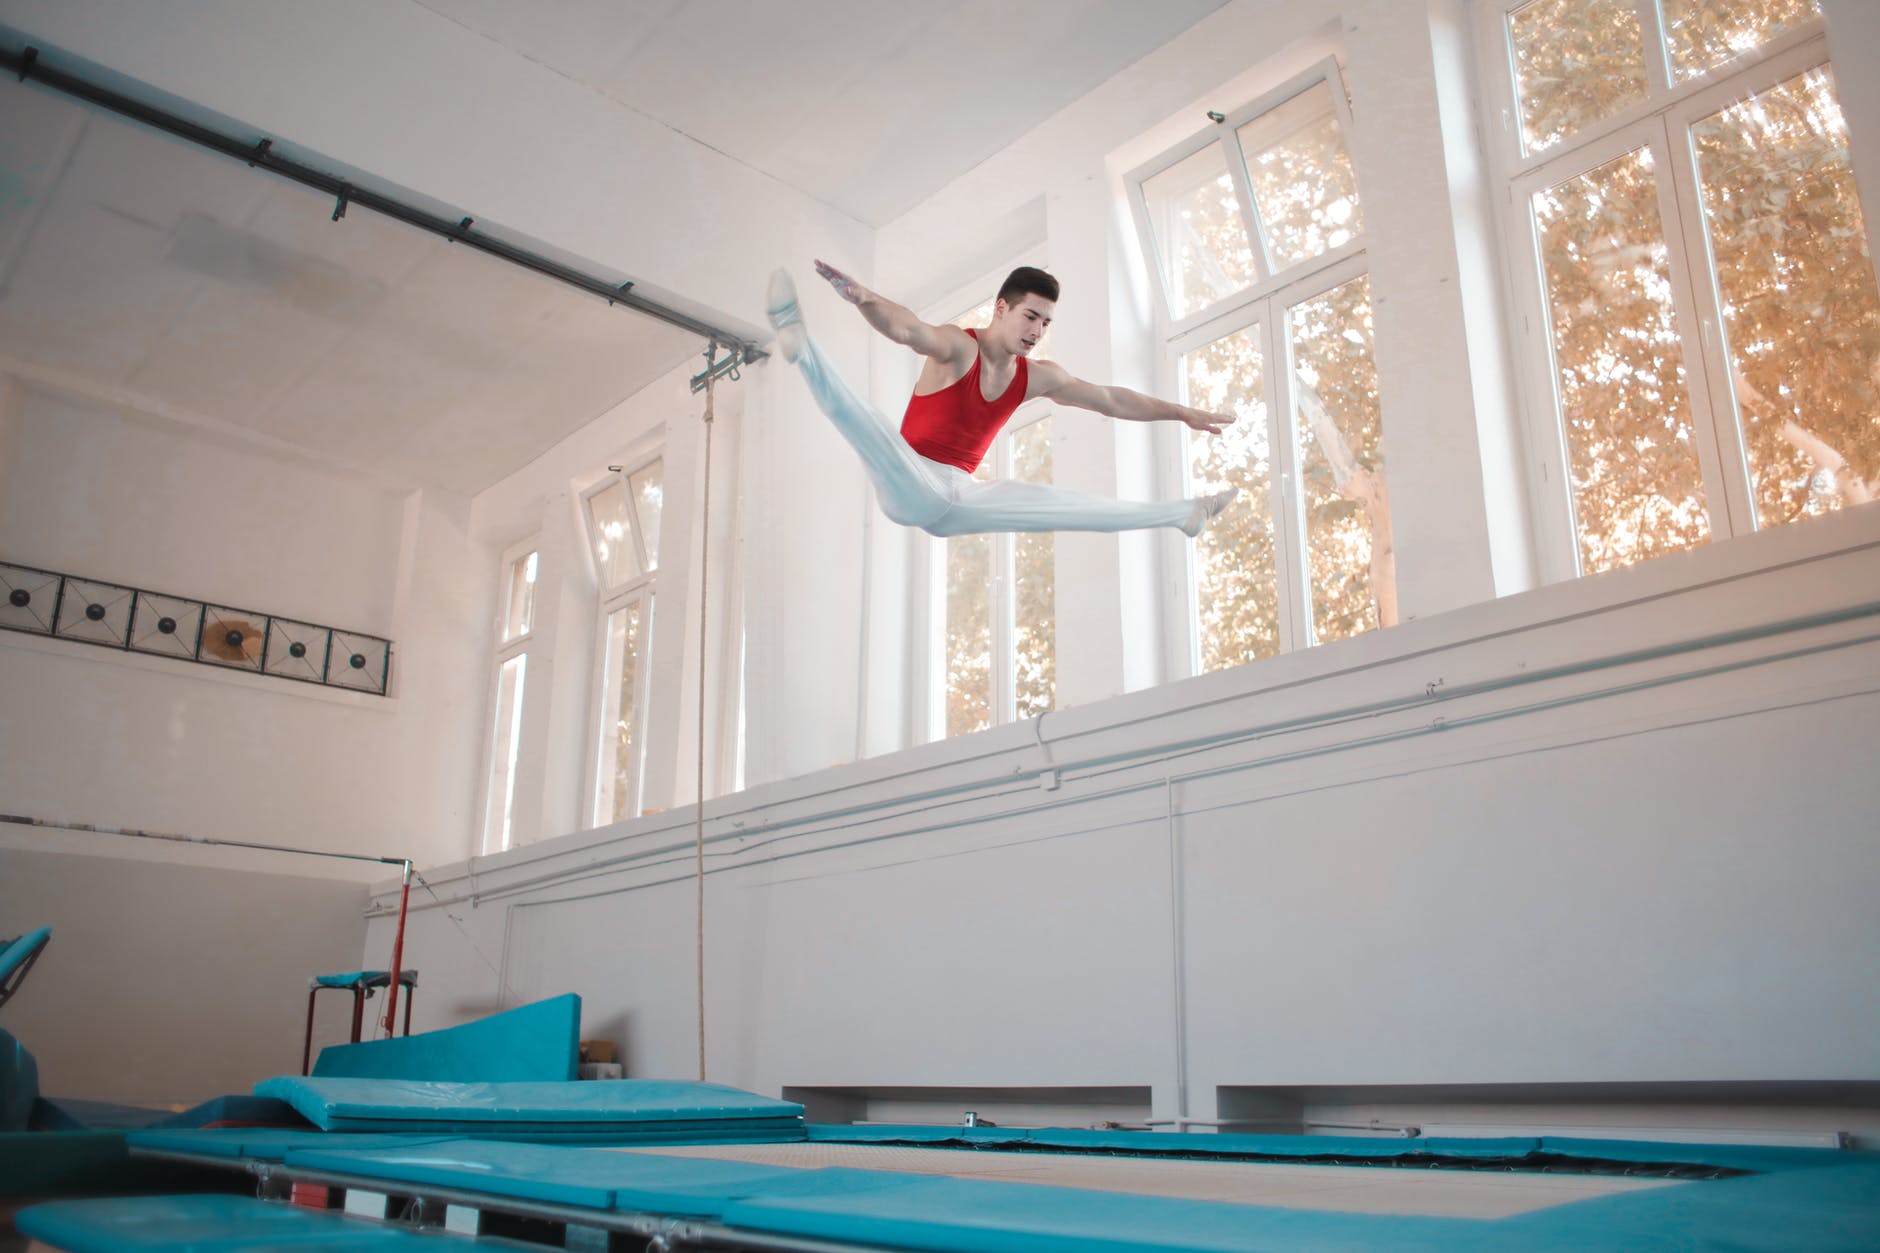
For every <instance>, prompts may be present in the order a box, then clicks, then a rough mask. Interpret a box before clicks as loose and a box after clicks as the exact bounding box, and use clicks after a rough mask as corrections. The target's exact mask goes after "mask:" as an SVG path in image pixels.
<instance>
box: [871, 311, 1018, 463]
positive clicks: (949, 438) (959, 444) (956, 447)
mask: <svg viewBox="0 0 1880 1253" xmlns="http://www.w3.org/2000/svg"><path fill="white" fill-rule="evenodd" d="M966 333H967V334H968V335H971V336H972V337H973V339H974V340H977V339H978V338H979V333H978V332H977V331H967V332H966ZM1026 366H1027V362H1026V361H1025V358H1023V357H1020V358H1019V359H1018V369H1017V371H1016V372H1015V373H1014V374H1013V375H1012V385H1011V386H1010V387H1008V388H1006V389H1005V394H1004V395H1002V396H1000V397H999V398H998V399H997V400H987V399H986V398H985V396H984V395H983V394H981V392H980V390H979V357H978V355H977V354H975V355H974V357H973V364H972V368H971V369H969V370H967V371H966V374H965V376H964V377H962V378H961V379H960V380H959V381H958V382H956V383H953V384H952V385H950V386H947V387H943V388H941V389H940V390H939V391H937V392H929V393H928V394H927V395H925V396H922V395H918V394H916V395H914V396H910V397H908V401H907V415H906V416H905V417H903V418H902V419H901V438H902V439H904V440H906V441H907V442H908V444H909V446H911V447H912V448H913V449H914V451H915V452H917V453H919V454H920V455H921V456H923V457H925V458H927V459H928V460H929V461H939V462H943V463H944V464H946V465H950V466H958V467H959V468H960V469H962V470H964V471H966V472H967V473H968V474H971V473H972V472H973V471H974V470H977V469H978V468H979V463H980V462H981V461H984V460H985V459H986V450H987V449H988V448H990V447H992V440H993V437H994V436H996V435H997V434H998V433H999V429H1000V428H1001V427H1003V426H1004V425H1005V424H1006V422H1007V421H1008V420H1009V419H1010V418H1011V416H1012V411H1013V410H1014V409H1017V408H1018V406H1019V405H1020V404H1021V403H1023V402H1024V399H1025V376H1026Z"/></svg>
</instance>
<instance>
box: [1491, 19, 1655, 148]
mask: <svg viewBox="0 0 1880 1253" xmlns="http://www.w3.org/2000/svg"><path fill="white" fill-rule="evenodd" d="M1508 36H1509V44H1510V45H1511V47H1512V48H1513V50H1514V72H1515V87H1516V94H1517V95H1518V96H1519V97H1520V100H1521V138H1522V140H1523V142H1524V143H1525V144H1526V145H1527V151H1529V152H1539V151H1540V150H1541V149H1543V148H1547V147H1550V146H1552V145H1553V144H1556V143H1558V142H1559V141H1560V140H1562V139H1565V138H1567V137H1568V136H1569V135H1573V134H1575V133H1576V132H1578V131H1579V130H1580V129H1581V128H1582V127H1584V126H1586V125H1587V124H1588V123H1589V122H1597V121H1598V120H1599V119H1601V118H1606V117H1611V116H1612V115H1613V114H1615V113H1617V112H1618V111H1619V110H1621V109H1623V108H1625V107H1626V106H1627V105H1632V104H1636V103H1638V102H1639V101H1641V100H1643V99H1645V54H1644V46H1645V45H1644V41H1643V39H1642V38H1641V37H1640V35H1639V26H1638V11H1637V9H1635V8H1634V7H1633V0H1534V3H1533V4H1528V5H1523V6H1522V7H1521V8H1519V9H1516V10H1515V11H1514V12H1513V13H1511V14H1509V15H1508Z"/></svg>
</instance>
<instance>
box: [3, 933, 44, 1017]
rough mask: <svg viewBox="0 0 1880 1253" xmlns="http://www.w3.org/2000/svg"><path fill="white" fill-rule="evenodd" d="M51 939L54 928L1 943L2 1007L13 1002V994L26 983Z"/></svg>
mask: <svg viewBox="0 0 1880 1253" xmlns="http://www.w3.org/2000/svg"><path fill="white" fill-rule="evenodd" d="M51 938H52V928H51V927H41V928H39V929H38V930H37V931H28V932H27V933H26V934H25V935H22V936H18V937H16V938H14V939H11V940H6V941H0V1005H5V1004H6V1003H7V1002H8V1001H10V1000H12V999H13V994H14V993H15V992H17V991H19V990H20V984H22V983H24V982H25V981H26V972H27V971H28V970H30V969H32V966H33V963H34V962H36V961H38V960H39V954H40V953H42V952H44V951H45V948H46V942H47V941H48V940H50V939H51Z"/></svg>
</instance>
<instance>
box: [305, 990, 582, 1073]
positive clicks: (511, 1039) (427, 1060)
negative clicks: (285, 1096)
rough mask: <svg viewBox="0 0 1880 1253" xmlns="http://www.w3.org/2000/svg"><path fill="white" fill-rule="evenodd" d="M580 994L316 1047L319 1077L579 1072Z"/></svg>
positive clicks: (314, 1065)
mask: <svg viewBox="0 0 1880 1253" xmlns="http://www.w3.org/2000/svg"><path fill="white" fill-rule="evenodd" d="M580 1036H581V998H580V997H578V996H576V995H574V994H573V993H569V994H568V995H566V996H554V997H550V998H549V999H547V1000H545V1001H535V1002H533V1003H531V1004H528V1005H523V1006H521V1007H519V1008H517V1009H512V1010H507V1011H505V1012H503V1013H500V1014H492V1015H490V1016H489V1017H488V1018H479V1019H477V1020H476V1021H475V1022H467V1023H464V1024H463V1025H462V1026H459V1027H445V1028H444V1029H442V1030H440V1031H425V1032H421V1033H420V1034H418V1035H411V1036H404V1037H402V1038H400V1037H396V1036H395V1037H393V1038H391V1039H388V1040H366V1041H364V1042H362V1043H359V1044H334V1045H329V1046H328V1047H326V1048H323V1049H321V1050H320V1056H319V1057H318V1058H317V1059H316V1060H315V1061H314V1064H313V1073H314V1075H315V1076H316V1077H321V1078H349V1079H414V1080H432V1081H437V1082H447V1083H528V1082H537V1083H548V1082H561V1081H566V1080H570V1079H573V1078H574V1077H575V1075H576V1074H578V1073H579V1070H578V1069H577V1068H578V1066H579V1064H580V1059H579V1054H580V1051H581V1041H580Z"/></svg>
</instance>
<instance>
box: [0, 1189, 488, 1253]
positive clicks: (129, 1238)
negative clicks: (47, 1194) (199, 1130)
mask: <svg viewBox="0 0 1880 1253" xmlns="http://www.w3.org/2000/svg"><path fill="white" fill-rule="evenodd" d="M16 1222H17V1225H18V1227H19V1229H20V1231H22V1232H24V1233H25V1234H26V1235H29V1236H31V1237H32V1238H33V1239H35V1240H38V1241H41V1242H43V1243H45V1244H49V1245H52V1246H53V1247H54V1248H58V1249H64V1250H66V1251H67V1253H254V1251H255V1250H259V1249H266V1250H291V1251H292V1253H329V1251H330V1253H341V1251H342V1250H347V1251H350V1250H360V1251H361V1253H377V1251H378V1250H386V1251H387V1253H399V1251H400V1250H424V1251H426V1253H438V1250H439V1249H440V1248H443V1247H449V1248H475V1247H477V1245H478V1244H479V1243H482V1242H480V1241H474V1240H470V1239H468V1238H466V1237H462V1236H457V1237H452V1238H451V1242H450V1244H449V1245H448V1246H445V1245H443V1244H442V1242H441V1240H440V1237H438V1236H436V1235H428V1234H420V1233H418V1232H415V1231H411V1230H408V1229H404V1228H399V1227H388V1226H385V1225H384V1224H382V1223H373V1222H368V1221H365V1220H362V1219H357V1218H348V1217H346V1216H344V1215H342V1214H334V1213H330V1212H327V1211H321V1210H310V1209H301V1208H297V1207H295V1206H292V1205H285V1204H282V1203H280V1202H278V1201H257V1200H255V1199H253V1198H252V1197H240V1196H226V1195H211V1196H120V1197H107V1198H103V1199H97V1200H84V1201H52V1202H50V1203H48V1204H45V1205H34V1206H30V1207H29V1208H27V1209H23V1210H21V1211H20V1212H19V1215H18V1218H17V1220H16ZM486 1247H487V1246H486Z"/></svg>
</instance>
